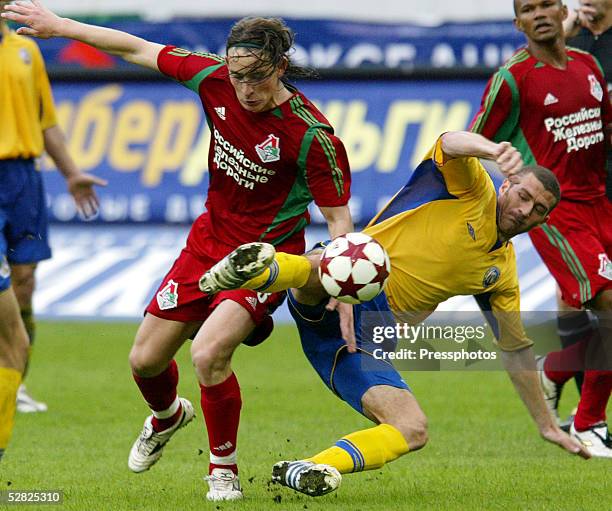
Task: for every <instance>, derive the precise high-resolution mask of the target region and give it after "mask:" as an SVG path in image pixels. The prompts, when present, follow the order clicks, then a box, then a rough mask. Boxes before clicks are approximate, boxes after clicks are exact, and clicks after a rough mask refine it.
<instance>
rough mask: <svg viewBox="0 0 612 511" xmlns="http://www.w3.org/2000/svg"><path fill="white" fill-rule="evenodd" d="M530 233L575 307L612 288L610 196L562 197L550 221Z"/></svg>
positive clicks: (566, 298) (567, 299)
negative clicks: (580, 199)
mask: <svg viewBox="0 0 612 511" xmlns="http://www.w3.org/2000/svg"><path fill="white" fill-rule="evenodd" d="M529 236H530V237H531V241H532V242H533V244H534V246H535V247H536V249H537V251H538V253H539V254H540V256H541V257H542V259H543V260H544V263H545V264H546V266H547V267H548V269H549V271H550V273H551V274H552V275H553V277H554V278H555V280H556V281H557V283H558V284H559V287H560V288H561V293H562V296H563V300H564V301H565V302H566V303H568V304H569V305H571V306H572V307H576V308H581V307H582V306H583V305H584V304H585V303H586V302H588V301H589V300H591V299H592V298H593V297H595V296H596V295H597V294H598V293H599V292H601V291H603V290H606V289H612V263H611V262H610V257H611V255H612V203H610V201H609V200H608V199H607V198H606V197H601V198H600V199H596V200H594V201H591V202H571V201H567V200H562V201H561V203H560V204H559V206H557V207H556V208H555V210H554V211H553V212H552V214H551V215H550V220H549V221H548V222H547V223H546V224H544V225H542V226H541V227H538V228H536V229H533V230H531V231H530V232H529Z"/></svg>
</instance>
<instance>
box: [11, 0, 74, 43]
mask: <svg viewBox="0 0 612 511" xmlns="http://www.w3.org/2000/svg"><path fill="white" fill-rule="evenodd" d="M1 15H2V17H3V18H6V19H8V20H11V21H14V22H16V23H20V24H22V25H26V26H25V27H20V28H19V29H17V33H18V34H20V35H29V36H33V37H38V38H40V39H49V38H50V37H56V36H59V35H61V34H60V28H61V24H62V18H60V17H59V16H57V15H56V14H54V13H53V12H51V11H50V10H49V9H47V8H46V7H45V6H44V5H42V3H41V2H39V1H38V0H32V1H31V2H22V1H18V2H15V3H13V4H8V5H5V6H4V11H3V12H2V13H1Z"/></svg>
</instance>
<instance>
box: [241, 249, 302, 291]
mask: <svg viewBox="0 0 612 511" xmlns="http://www.w3.org/2000/svg"><path fill="white" fill-rule="evenodd" d="M311 270H312V267H311V265H310V261H309V260H308V258H306V257H304V256H301V255H300V256H298V255H293V254H286V253H284V252H277V253H276V255H275V256H274V262H273V263H272V264H271V265H270V267H269V268H266V269H265V270H264V272H263V273H262V274H261V275H258V276H257V277H254V278H252V279H251V280H249V281H247V282H245V284H244V285H243V286H242V288H243V289H254V290H255V291H265V292H266V293H277V292H279V291H284V290H285V289H291V288H292V287H296V288H300V287H302V286H303V285H304V284H306V282H308V277H310V272H311Z"/></svg>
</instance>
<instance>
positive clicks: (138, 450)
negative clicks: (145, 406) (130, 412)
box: [128, 397, 195, 473]
mask: <svg viewBox="0 0 612 511" xmlns="http://www.w3.org/2000/svg"><path fill="white" fill-rule="evenodd" d="M177 403H180V404H181V405H182V407H183V415H181V418H180V420H179V421H178V422H177V423H176V424H175V425H174V426H172V427H170V428H168V429H165V430H164V431H159V432H157V431H154V430H153V424H152V423H151V421H152V420H153V415H149V416H148V417H147V418H146V419H145V421H144V426H143V428H142V432H141V433H140V436H139V437H138V438H137V439H136V441H135V442H134V445H133V446H132V449H131V451H130V455H129V457H128V467H129V468H130V470H131V471H132V472H137V473H138V472H144V471H145V470H149V469H150V468H151V467H152V466H153V465H155V463H157V460H159V458H161V455H162V453H163V449H164V446H165V445H166V444H167V443H168V442H169V440H170V439H171V438H172V435H174V433H176V432H177V431H178V430H179V429H181V428H182V427H184V426H186V425H187V424H189V423H190V422H191V421H192V420H193V417H194V415H195V413H194V411H193V405H192V404H191V402H190V401H188V400H187V399H185V398H182V397H181V398H179V399H178V401H177ZM177 410H178V406H176V408H175V409H174V412H172V410H169V411H168V417H172V415H174V414H175V413H176V411H177ZM168 417H158V418H160V419H164V418H168Z"/></svg>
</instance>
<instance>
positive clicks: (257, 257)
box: [199, 242, 276, 295]
mask: <svg viewBox="0 0 612 511" xmlns="http://www.w3.org/2000/svg"><path fill="white" fill-rule="evenodd" d="M275 254H276V250H275V249H274V246H273V245H270V244H269V243H259V242H256V243H246V244H245V245H240V246H239V247H238V248H237V249H236V250H234V251H233V252H230V253H229V254H228V255H226V256H225V257H224V258H223V259H221V261H219V262H218V263H217V264H215V265H214V266H213V267H212V268H210V269H209V270H208V271H207V272H206V273H205V274H204V275H202V277H200V281H199V286H200V291H202V292H203V293H206V294H209V295H212V294H215V293H218V292H219V291H225V290H228V289H238V288H239V287H240V286H242V285H243V284H244V283H245V282H246V281H248V280H251V279H252V278H253V277H257V275H259V274H261V273H262V272H263V271H264V270H265V269H266V268H267V267H268V266H270V265H271V264H272V262H273V261H274V255H275Z"/></svg>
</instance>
